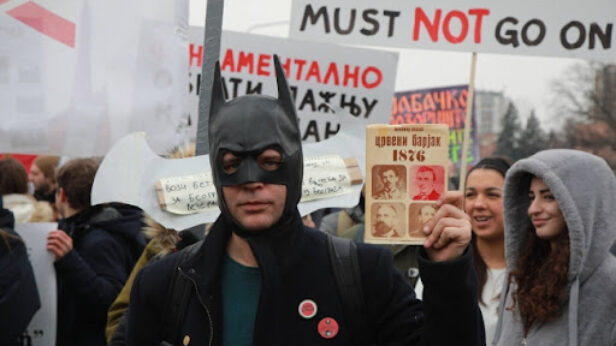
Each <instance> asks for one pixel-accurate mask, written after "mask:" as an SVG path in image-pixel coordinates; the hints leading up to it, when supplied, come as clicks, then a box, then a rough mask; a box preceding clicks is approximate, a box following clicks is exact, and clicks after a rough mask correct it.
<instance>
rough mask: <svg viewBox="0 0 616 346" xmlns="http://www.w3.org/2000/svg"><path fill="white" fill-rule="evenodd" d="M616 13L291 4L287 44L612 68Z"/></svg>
mask: <svg viewBox="0 0 616 346" xmlns="http://www.w3.org/2000/svg"><path fill="white" fill-rule="evenodd" d="M614 13H616V1H614V0H587V1H576V0H565V1H559V2H556V1H550V2H540V3H538V2H537V1H532V0H521V1H515V2H512V1H505V0H467V1H457V0H415V1H412V2H409V1H403V0H381V1H379V2H378V3H377V2H375V1H370V0H353V1H349V0H293V4H292V10H291V25H290V29H289V37H291V38H293V39H299V40H312V41H318V42H335V43H341V44H360V45H364V46H365V45H373V46H386V47H401V48H420V49H439V50H455V51H466V52H483V53H498V54H521V55H540V56H556V57H568V58H584V59H594V60H600V61H604V62H613V61H614V53H616V47H615V43H616V42H614V41H615V38H614V30H613V26H614V24H615V22H616V21H615V19H614V18H615V17H614Z"/></svg>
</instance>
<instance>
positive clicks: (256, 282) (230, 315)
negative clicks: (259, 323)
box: [221, 255, 261, 346]
mask: <svg viewBox="0 0 616 346" xmlns="http://www.w3.org/2000/svg"><path fill="white" fill-rule="evenodd" d="M221 284H222V318H223V332H222V334H223V335H222V344H223V345H225V346H244V345H245V346H251V345H252V337H253V331H254V327H255V317H256V315H257V307H258V305H259V295H260V294H261V274H260V273H259V268H253V267H245V266H243V265H241V264H239V263H237V262H236V261H234V260H233V259H232V258H231V257H229V255H225V260H224V263H223V266H222V273H221Z"/></svg>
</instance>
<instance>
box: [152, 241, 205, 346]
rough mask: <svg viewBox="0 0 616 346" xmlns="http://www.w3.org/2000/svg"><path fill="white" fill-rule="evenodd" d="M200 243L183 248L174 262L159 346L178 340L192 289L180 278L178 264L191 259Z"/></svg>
mask: <svg viewBox="0 0 616 346" xmlns="http://www.w3.org/2000/svg"><path fill="white" fill-rule="evenodd" d="M202 243H203V241H198V242H196V243H194V244H191V245H189V246H187V247H185V248H184V249H182V250H181V251H180V253H179V255H178V256H177V258H176V260H175V263H174V266H173V273H172V274H171V281H170V282H169V288H168V289H167V299H166V300H165V305H164V309H165V310H164V315H163V319H164V320H163V326H162V331H163V334H162V335H163V338H164V340H165V341H163V342H162V343H161V345H173V343H174V342H175V341H176V340H179V337H180V335H179V331H180V330H181V325H182V319H183V318H184V315H185V314H186V309H187V308H188V302H189V301H190V291H191V289H192V283H191V282H190V281H189V280H186V279H182V278H180V275H179V274H180V273H179V272H180V264H181V263H183V262H184V261H185V260H186V259H188V258H189V257H192V256H193V255H194V254H195V253H196V252H197V250H199V247H200V246H201V244H202Z"/></svg>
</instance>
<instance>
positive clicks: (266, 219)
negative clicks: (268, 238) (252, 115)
mask: <svg viewBox="0 0 616 346" xmlns="http://www.w3.org/2000/svg"><path fill="white" fill-rule="evenodd" d="M257 162H258V164H259V166H260V167H261V168H262V169H264V170H266V171H270V172H271V171H274V170H276V169H278V168H279V167H280V164H281V163H282V155H281V154H280V152H279V151H277V150H275V149H266V150H264V151H263V152H262V153H261V154H260V155H259V156H258V157H257ZM239 163H240V158H238V157H237V156H235V155H234V154H232V153H230V152H227V153H225V154H224V156H223V158H222V165H223V169H224V170H225V172H227V173H233V172H234V170H237V168H238V166H239ZM222 191H223V195H224V198H225V203H226V205H227V208H228V209H229V212H230V213H231V216H233V218H234V219H235V220H236V221H237V222H238V223H239V224H240V225H241V226H242V227H243V228H244V229H246V230H248V231H259V230H263V229H267V228H269V227H271V226H272V225H274V224H275V223H276V222H277V221H278V220H279V219H280V217H281V216H282V213H283V211H284V206H285V201H286V197H287V187H286V186H285V185H278V184H265V183H262V182H249V183H245V184H240V185H231V186H223V187H222Z"/></svg>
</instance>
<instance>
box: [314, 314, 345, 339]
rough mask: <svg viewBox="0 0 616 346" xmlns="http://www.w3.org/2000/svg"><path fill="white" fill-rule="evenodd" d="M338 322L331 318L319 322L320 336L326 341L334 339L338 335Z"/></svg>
mask: <svg viewBox="0 0 616 346" xmlns="http://www.w3.org/2000/svg"><path fill="white" fill-rule="evenodd" d="M338 330H340V328H339V327H338V322H336V320H335V319H333V318H331V317H325V318H324V319H322V320H321V322H319V335H321V337H323V338H325V339H332V338H333V337H335V336H336V335H338Z"/></svg>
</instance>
